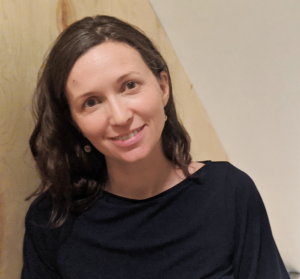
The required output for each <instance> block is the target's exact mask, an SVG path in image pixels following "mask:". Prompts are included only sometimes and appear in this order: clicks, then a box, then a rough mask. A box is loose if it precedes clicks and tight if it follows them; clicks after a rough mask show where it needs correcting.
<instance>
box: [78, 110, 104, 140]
mask: <svg viewBox="0 0 300 279" xmlns="http://www.w3.org/2000/svg"><path fill="white" fill-rule="evenodd" d="M76 123H77V125H78V126H79V128H80V130H81V132H82V133H83V135H84V136H85V137H86V138H88V139H89V138H92V137H94V136H97V135H99V134H101V132H103V130H104V128H105V127H104V126H105V124H104V123H102V121H101V118H100V117H93V116H91V115H89V116H85V117H79V118H78V119H77V120H76Z"/></svg>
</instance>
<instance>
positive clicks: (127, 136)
mask: <svg viewBox="0 0 300 279" xmlns="http://www.w3.org/2000/svg"><path fill="white" fill-rule="evenodd" d="M143 128H144V126H142V127H140V128H138V129H136V130H134V131H132V132H131V133H129V134H128V135H125V136H121V137H115V138H112V140H121V141H125V140H128V139H130V138H133V137H134V136H135V135H136V134H137V133H138V132H140V131H141V130H142V129H143Z"/></svg>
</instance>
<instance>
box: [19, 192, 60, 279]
mask: <svg viewBox="0 0 300 279" xmlns="http://www.w3.org/2000/svg"><path fill="white" fill-rule="evenodd" d="M50 210H51V208H50ZM50 210H49V206H48V205H47V200H45V199H44V197H42V198H41V197H39V198H37V200H35V201H34V202H33V204H32V205H31V207H30V209H29V211H28V213H27V215H26V220H25V228H26V231H25V237H24V244H23V270H22V276H21V278H22V279H35V278H43V279H54V278H55V279H59V278H61V276H60V275H59V273H58V271H57V268H56V255H57V247H58V229H51V228H49V227H47V226H46V224H47V221H48V219H49V214H50V212H51V211H50Z"/></svg>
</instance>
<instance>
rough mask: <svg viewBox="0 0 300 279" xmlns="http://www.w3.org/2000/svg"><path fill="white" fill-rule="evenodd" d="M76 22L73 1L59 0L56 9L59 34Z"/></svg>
mask: <svg viewBox="0 0 300 279" xmlns="http://www.w3.org/2000/svg"><path fill="white" fill-rule="evenodd" d="M75 21H76V12H75V7H74V5H73V2H72V1H71V0H58V2H57V8H56V24H57V30H58V32H59V33H60V32H62V31H63V30H65V29H66V28H67V27H68V26H69V25H71V24H72V23H73V22H75Z"/></svg>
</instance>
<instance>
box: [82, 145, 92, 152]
mask: <svg viewBox="0 0 300 279" xmlns="http://www.w3.org/2000/svg"><path fill="white" fill-rule="evenodd" d="M84 151H85V152H86V153H90V152H91V151H92V148H91V146H90V145H88V144H87V145H85V146H84Z"/></svg>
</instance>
